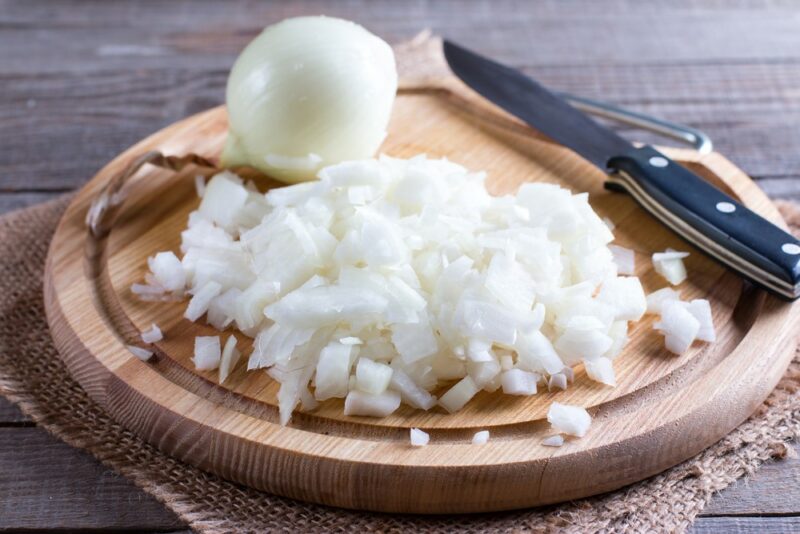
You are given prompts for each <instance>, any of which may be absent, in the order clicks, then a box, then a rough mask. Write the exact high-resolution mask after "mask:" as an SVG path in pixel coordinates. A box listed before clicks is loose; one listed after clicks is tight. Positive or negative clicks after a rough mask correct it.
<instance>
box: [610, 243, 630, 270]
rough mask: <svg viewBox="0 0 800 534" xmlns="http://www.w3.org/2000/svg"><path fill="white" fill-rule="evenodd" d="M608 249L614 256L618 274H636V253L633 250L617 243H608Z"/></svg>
mask: <svg viewBox="0 0 800 534" xmlns="http://www.w3.org/2000/svg"><path fill="white" fill-rule="evenodd" d="M608 249H609V250H610V251H611V254H612V255H613V256H614V263H615V264H616V265H617V273H618V274H630V275H634V274H636V254H635V253H634V252H633V250H631V249H629V248H625V247H621V246H619V245H608Z"/></svg>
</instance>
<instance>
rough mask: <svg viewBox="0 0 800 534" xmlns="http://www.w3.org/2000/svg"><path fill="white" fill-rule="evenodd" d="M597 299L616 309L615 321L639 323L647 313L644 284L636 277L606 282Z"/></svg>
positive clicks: (613, 279)
mask: <svg viewBox="0 0 800 534" xmlns="http://www.w3.org/2000/svg"><path fill="white" fill-rule="evenodd" d="M597 299H598V300H600V301H601V302H605V303H607V304H609V305H611V306H613V307H614V308H615V309H616V315H615V317H614V320H615V321H638V320H639V319H641V318H642V316H643V315H644V312H645V311H647V300H646V298H645V295H644V289H642V283H641V282H640V281H639V279H638V278H636V277H634V276H625V277H618V278H611V279H609V280H606V281H605V282H603V286H602V287H601V288H600V293H599V294H598V295H597Z"/></svg>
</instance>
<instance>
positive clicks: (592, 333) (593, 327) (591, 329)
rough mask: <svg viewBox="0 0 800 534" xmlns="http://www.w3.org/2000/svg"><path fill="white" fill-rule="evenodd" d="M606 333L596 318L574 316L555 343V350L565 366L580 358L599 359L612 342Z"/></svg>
mask: <svg viewBox="0 0 800 534" xmlns="http://www.w3.org/2000/svg"><path fill="white" fill-rule="evenodd" d="M606 331H607V329H606V327H604V326H603V324H602V323H601V322H600V321H599V320H597V319H596V318H594V317H591V316H576V317H574V318H572V319H571V320H570V323H569V325H568V327H567V328H566V330H565V331H564V333H563V334H561V336H560V337H559V338H558V340H557V341H556V343H555V348H556V350H558V353H559V354H560V355H561V356H562V357H563V358H564V361H565V362H566V363H567V364H573V363H577V362H579V361H580V360H581V359H582V358H590V359H593V358H599V357H600V356H602V355H603V354H605V353H606V351H607V350H608V349H610V348H611V345H612V344H613V342H614V340H612V339H611V338H610V337H609V336H608V334H606Z"/></svg>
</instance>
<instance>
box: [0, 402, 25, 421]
mask: <svg viewBox="0 0 800 534" xmlns="http://www.w3.org/2000/svg"><path fill="white" fill-rule="evenodd" d="M22 423H31V420H30V419H29V418H28V417H26V416H24V415H22V412H20V411H19V408H17V407H16V406H14V405H13V404H11V402H9V401H8V400H6V399H5V398H3V397H0V427H3V426H9V425H19V424H22Z"/></svg>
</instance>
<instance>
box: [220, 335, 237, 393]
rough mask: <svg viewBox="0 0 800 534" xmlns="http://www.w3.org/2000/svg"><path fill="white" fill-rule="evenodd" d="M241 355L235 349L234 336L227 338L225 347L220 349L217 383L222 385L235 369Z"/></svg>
mask: <svg viewBox="0 0 800 534" xmlns="http://www.w3.org/2000/svg"><path fill="white" fill-rule="evenodd" d="M240 356H241V353H240V352H239V350H238V349H237V348H236V336H234V335H231V336H228V340H227V341H226V342H225V346H224V347H223V349H222V358H221V359H220V364H219V383H220V384H222V383H224V382H225V380H227V378H228V376H229V375H230V373H231V371H233V369H234V367H236V363H237V362H238V361H239V357H240Z"/></svg>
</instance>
